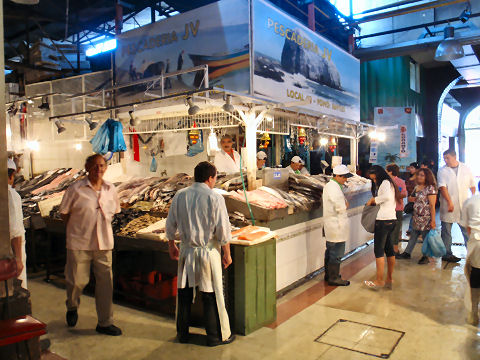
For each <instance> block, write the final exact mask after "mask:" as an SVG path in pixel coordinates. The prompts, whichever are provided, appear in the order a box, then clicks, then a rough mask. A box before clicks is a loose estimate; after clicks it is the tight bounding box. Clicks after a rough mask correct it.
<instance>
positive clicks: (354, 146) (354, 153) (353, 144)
mask: <svg viewBox="0 0 480 360" xmlns="http://www.w3.org/2000/svg"><path fill="white" fill-rule="evenodd" d="M350 164H351V165H353V166H354V168H355V171H356V170H357V165H358V139H350Z"/></svg>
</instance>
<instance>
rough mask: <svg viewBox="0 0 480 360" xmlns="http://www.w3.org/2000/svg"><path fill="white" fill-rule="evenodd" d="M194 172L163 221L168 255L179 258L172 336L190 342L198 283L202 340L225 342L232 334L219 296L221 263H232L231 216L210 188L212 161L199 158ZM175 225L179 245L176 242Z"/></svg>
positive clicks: (214, 174) (213, 171)
mask: <svg viewBox="0 0 480 360" xmlns="http://www.w3.org/2000/svg"><path fill="white" fill-rule="evenodd" d="M194 175H195V183H194V184H193V185H192V186H190V187H188V188H186V189H182V190H180V191H179V192H177V194H176V195H175V197H174V198H173V201H172V204H171V206H170V210H169V212H168V217H167V224H166V235H167V239H168V247H169V253H170V257H171V258H172V259H173V260H178V282H177V287H178V296H177V336H178V340H179V342H181V343H187V342H188V341H189V332H188V330H189V329H188V328H189V323H190V307H191V304H192V302H194V301H195V295H196V288H197V287H198V290H199V291H200V292H201V294H202V300H203V311H204V321H205V330H206V332H207V345H208V346H217V345H223V344H229V343H231V342H232V341H233V340H234V339H235V336H234V335H233V334H232V333H231V331H230V323H229V319H228V314H227V310H226V308H225V300H224V297H223V284H222V264H223V266H224V268H227V267H228V266H229V265H230V264H231V263H232V258H231V256H230V244H229V241H230V240H231V229H230V221H229V219H228V212H227V208H226V206H225V200H224V199H223V197H222V196H221V195H220V194H217V193H216V192H214V191H213V190H212V189H213V187H214V186H215V182H216V179H217V169H216V168H215V166H214V165H212V164H210V163H209V162H207V161H204V162H201V163H199V164H198V165H197V166H196V167H195V174H194ZM177 230H178V233H179V236H180V241H181V244H180V249H178V247H177V245H176V244H175V238H176V232H177ZM222 250H223V256H222V255H221V253H222Z"/></svg>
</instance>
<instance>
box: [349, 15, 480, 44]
mask: <svg viewBox="0 0 480 360" xmlns="http://www.w3.org/2000/svg"><path fill="white" fill-rule="evenodd" d="M478 16H480V13H475V14H472V15H470V19H471V18H476V17H478ZM454 21H459V19H458V16H457V17H454V18H450V19H445V20H437V21H432V22H429V23H425V24H419V25H412V26H406V27H403V28H398V29H393V30H387V31H382V32H378V33H374V34H368V35H362V36H357V37H355V40H362V39H367V38H370V37H376V36H382V35H390V34H395V33H398V32H403V31H409V30H415V29H421V28H424V27H429V26H435V25H441V24H448V23H452V22H454Z"/></svg>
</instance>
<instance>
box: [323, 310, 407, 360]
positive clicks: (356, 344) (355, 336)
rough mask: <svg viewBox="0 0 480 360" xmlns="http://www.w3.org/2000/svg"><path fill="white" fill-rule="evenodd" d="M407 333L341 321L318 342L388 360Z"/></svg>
mask: <svg viewBox="0 0 480 360" xmlns="http://www.w3.org/2000/svg"><path fill="white" fill-rule="evenodd" d="M404 335H405V332H403V331H399V330H394V329H388V328H384V327H380V326H375V325H369V324H363V323H359V322H356V321H350V320H344V319H339V320H337V321H336V322H335V323H334V324H333V325H331V326H330V327H329V328H328V329H327V330H326V331H325V332H324V333H323V334H321V335H320V336H319V337H318V338H316V339H315V341H316V342H318V343H321V344H326V345H331V346H335V347H338V348H341V349H345V350H350V351H355V352H358V353H361V354H365V355H369V356H374V357H378V358H381V359H388V358H389V357H390V356H391V355H392V353H393V351H394V350H395V348H396V347H397V345H398V343H399V342H400V340H401V339H402V337H403V336H404Z"/></svg>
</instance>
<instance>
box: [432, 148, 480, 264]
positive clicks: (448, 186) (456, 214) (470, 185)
mask: <svg viewBox="0 0 480 360" xmlns="http://www.w3.org/2000/svg"><path fill="white" fill-rule="evenodd" d="M443 159H444V160H445V164H446V165H445V166H444V167H442V168H441V169H440V170H438V190H439V192H440V194H441V195H442V196H441V197H440V220H441V222H442V240H443V243H444V244H445V248H446V249H447V254H446V255H445V256H444V257H443V258H442V259H443V260H444V261H448V262H458V261H460V258H458V257H456V256H455V255H453V253H452V225H453V224H454V223H456V224H459V226H460V230H461V231H462V235H463V238H464V241H465V246H467V241H468V234H467V230H466V229H465V228H464V227H463V226H461V225H460V215H461V212H462V206H463V204H464V203H465V201H466V200H467V199H468V198H469V196H470V192H471V193H472V194H475V180H474V178H473V175H472V172H471V171H470V169H469V168H468V167H467V166H466V165H465V164H463V163H461V162H459V161H458V160H457V153H456V152H455V150H453V149H449V150H447V151H445V152H444V153H443Z"/></svg>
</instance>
